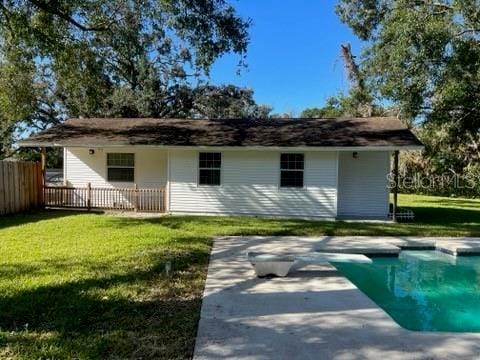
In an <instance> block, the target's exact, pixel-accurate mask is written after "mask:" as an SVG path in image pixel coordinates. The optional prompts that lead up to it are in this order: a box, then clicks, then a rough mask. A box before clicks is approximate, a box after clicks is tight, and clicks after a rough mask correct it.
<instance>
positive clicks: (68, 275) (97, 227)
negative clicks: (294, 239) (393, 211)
mask: <svg viewBox="0 0 480 360" xmlns="http://www.w3.org/2000/svg"><path fill="white" fill-rule="evenodd" d="M400 205H401V206H407V207H410V208H412V209H413V210H414V211H415V213H416V216H417V220H416V221H415V223H412V224H372V223H369V224H360V223H345V222H314V221H300V220H297V221H293V220H262V219H255V218H242V217H163V218H157V219H143V220H141V219H132V218H123V217H119V216H112V215H103V214H93V213H81V212H76V213H75V212H63V211H55V212H54V211H52V212H40V213H36V214H26V215H17V216H10V217H4V218H1V219H0V358H13V359H17V358H18V359H57V358H69V359H70V358H80V359H87V358H88V359H92V358H119V359H124V358H144V359H150V358H168V359H171V358H189V357H191V355H192V351H193V346H194V341H195V333H196V327H197V322H198V317H199V310H200V304H201V293H202V289H203V284H204V280H205V275H206V268H207V263H208V256H209V250H210V245H211V238H212V236H215V235H248V234H256V235H322V234H326V235H348V234H355V235H436V236H455V235H461V236H480V200H468V199H458V198H456V199H450V198H439V197H428V196H414V195H402V196H400ZM167 261H170V262H171V263H172V272H171V273H170V274H169V275H167V274H165V270H164V269H165V263H166V262H167Z"/></svg>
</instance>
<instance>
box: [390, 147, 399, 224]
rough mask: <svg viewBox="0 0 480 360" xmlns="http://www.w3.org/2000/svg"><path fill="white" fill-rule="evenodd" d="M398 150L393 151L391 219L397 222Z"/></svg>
mask: <svg viewBox="0 0 480 360" xmlns="http://www.w3.org/2000/svg"><path fill="white" fill-rule="evenodd" d="M398 153H399V151H398V150H395V152H394V153H393V181H394V184H393V210H392V220H393V222H397V206H398Z"/></svg>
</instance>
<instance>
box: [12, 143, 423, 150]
mask: <svg viewBox="0 0 480 360" xmlns="http://www.w3.org/2000/svg"><path fill="white" fill-rule="evenodd" d="M18 145H19V146H21V147H71V148H119V147H136V148H159V149H179V150H181V149H185V150H192V149H217V150H223V149H225V150H265V149H270V150H285V149H295V150H304V151H308V150H322V151H395V150H402V151H419V150H423V149H424V148H425V146H423V145H413V144H412V145H367V146H361V145H358V146H208V145H192V146H180V145H132V144H122V143H119V144H81V145H76V144H61V143H55V142H48V143H47V142H33V141H19V142H18Z"/></svg>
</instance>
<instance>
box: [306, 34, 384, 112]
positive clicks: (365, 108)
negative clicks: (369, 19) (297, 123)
mask: <svg viewBox="0 0 480 360" xmlns="http://www.w3.org/2000/svg"><path fill="white" fill-rule="evenodd" d="M340 49H341V56H342V58H343V61H344V65H345V70H346V72H347V76H348V79H349V80H350V89H349V91H348V93H347V94H346V95H344V94H342V93H340V94H338V95H336V96H331V97H329V98H327V100H326V103H325V105H324V106H322V107H314V108H307V109H305V110H303V112H302V113H301V115H300V116H301V117H305V118H323V117H342V116H359V117H369V116H377V115H383V114H385V112H386V110H385V109H384V108H383V107H382V106H380V105H378V104H375V102H374V97H373V95H372V92H373V91H372V89H370V87H369V86H368V84H367V82H366V75H365V73H364V71H363V69H361V68H360V66H359V65H358V64H357V63H356V61H355V56H354V55H353V54H352V50H351V47H350V44H348V43H347V44H341V45H340Z"/></svg>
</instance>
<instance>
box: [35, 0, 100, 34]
mask: <svg viewBox="0 0 480 360" xmlns="http://www.w3.org/2000/svg"><path fill="white" fill-rule="evenodd" d="M28 1H29V2H30V3H31V4H33V5H34V6H36V7H37V8H39V9H40V10H43V11H45V12H47V13H49V14H52V15H56V16H58V17H59V18H61V19H63V20H65V21H67V22H68V23H70V24H71V25H73V26H75V27H76V28H77V29H79V30H81V31H85V32H90V31H92V32H94V31H106V30H108V28H109V27H108V26H106V25H97V26H86V25H83V24H81V23H79V22H78V21H76V20H75V19H74V18H73V17H71V16H69V15H67V14H65V13H63V12H62V11H60V10H59V9H57V8H55V7H51V6H49V4H47V3H45V2H44V1H41V0H28Z"/></svg>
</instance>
